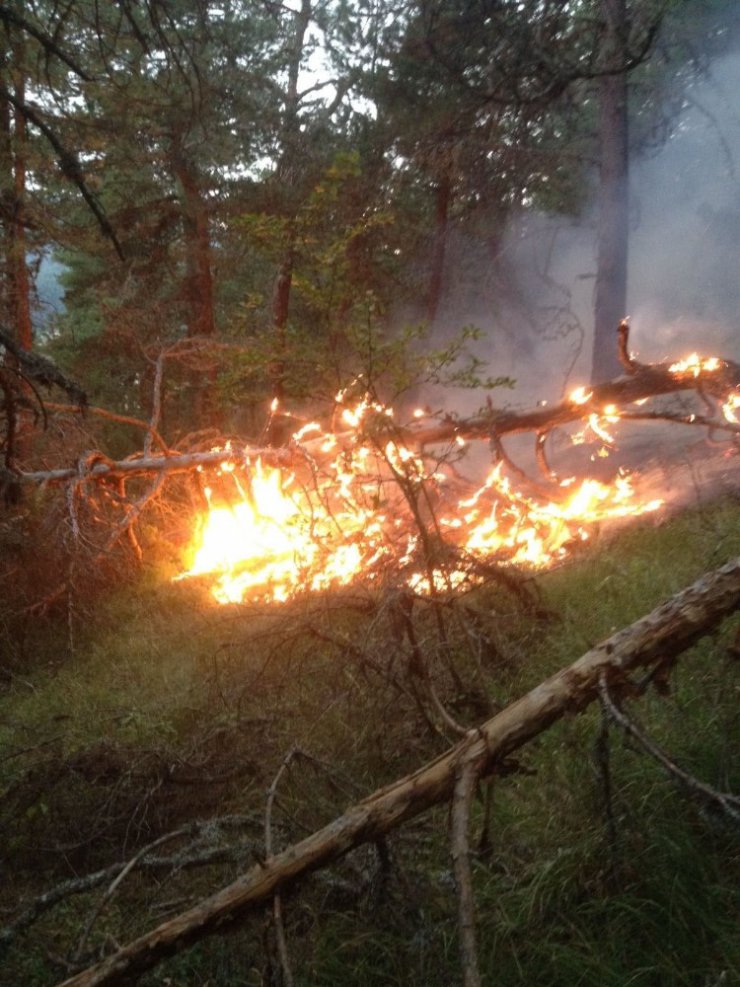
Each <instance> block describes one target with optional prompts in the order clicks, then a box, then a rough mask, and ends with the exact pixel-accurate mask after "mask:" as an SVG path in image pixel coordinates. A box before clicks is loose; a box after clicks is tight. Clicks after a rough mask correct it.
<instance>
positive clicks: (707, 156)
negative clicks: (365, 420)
mask: <svg viewBox="0 0 740 987" xmlns="http://www.w3.org/2000/svg"><path fill="white" fill-rule="evenodd" d="M738 91H740V54H738V53H737V52H733V53H732V54H728V55H725V56H723V57H721V58H719V59H717V60H716V61H715V63H714V64H713V65H712V67H711V69H710V71H709V72H708V74H707V75H706V76H705V77H704V78H701V79H699V80H698V81H696V82H695V83H694V84H693V85H692V86H691V87H690V88H689V89H688V90H687V92H686V103H687V107H686V109H685V110H684V111H683V113H682V115H681V117H680V119H679V120H678V121H677V122H676V124H675V126H674V130H673V133H672V134H671V136H670V137H669V139H668V140H667V141H666V142H665V143H664V144H663V145H662V146H661V147H660V148H659V149H658V150H657V151H653V152H652V153H650V154H643V155H642V156H636V157H635V158H634V159H633V160H632V162H631V165H630V196H631V217H630V224H631V225H630V258H629V284H628V312H627V313H626V314H628V315H629V316H630V319H631V326H632V331H631V336H630V347H631V349H632V350H633V351H634V352H636V354H637V356H638V358H639V359H641V360H643V361H645V362H649V361H657V360H664V359H668V358H671V359H674V358H678V357H680V356H683V355H686V353H687V352H692V351H694V350H697V351H699V352H701V353H702V354H704V355H718V356H726V357H729V358H731V359H740V109H738V108H737V102H736V94H737V92H738ZM595 225H596V224H595V205H594V204H592V205H591V207H590V208H586V210H585V211H584V215H583V217H582V218H581V219H579V220H578V221H575V220H571V219H568V218H566V217H557V216H551V215H549V216H545V215H541V214H536V213H532V212H524V213H522V214H521V215H519V216H518V217H517V218H516V220H515V221H514V222H512V223H511V224H510V226H509V228H508V230H507V231H506V234H505V236H504V237H503V238H502V239H501V241H500V246H499V262H498V263H497V264H496V265H495V271H494V269H493V266H492V265H491V259H490V253H488V252H487V246H486V245H485V244H484V243H483V242H482V241H481V239H480V238H479V237H475V238H474V237H472V236H470V235H467V234H465V233H463V232H457V233H456V234H454V236H453V237H452V238H451V243H450V249H449V253H448V258H447V267H448V276H447V291H446V293H445V298H444V302H443V305H442V308H441V310H440V313H439V318H438V320H437V324H436V325H435V336H436V340H437V341H439V342H442V341H444V340H445V339H446V338H449V336H450V335H452V334H454V332H455V330H456V329H457V328H459V327H460V326H462V325H467V324H473V325H476V326H479V327H480V328H481V329H482V330H483V331H484V333H485V340H484V341H483V342H482V343H480V344H479V345H478V347H477V350H476V355H478V356H479V357H481V358H482V359H485V360H486V361H487V363H488V370H489V372H490V373H491V374H492V375H510V376H512V377H514V378H515V379H516V381H517V386H516V389H515V391H514V392H513V394H511V393H510V392H507V391H497V392H495V393H494V395H493V401H494V404H496V405H497V406H500V405H504V404H507V403H510V404H515V405H517V406H520V407H521V406H531V405H532V404H533V403H535V402H536V401H539V400H547V401H553V400H558V399H559V398H560V397H562V395H563V393H564V392H565V391H566V390H568V389H570V388H571V387H572V386H574V385H576V384H581V383H584V382H586V381H587V380H588V377H589V372H590V363H591V331H592V324H593V295H594V286H595V274H596V255H595V248H596V236H595ZM435 401H436V402H437V403H438V404H439V403H441V404H443V405H447V406H449V407H450V408H451V409H452V408H453V407H454V409H455V410H457V411H459V412H462V413H467V412H468V411H470V410H472V409H473V408H474V407H477V406H479V405H480V403H481V396H480V394H472V395H469V396H466V395H465V394H464V393H454V394H447V395H443V394H439V393H436V394H434V395H433V397H432V403H434V402H435Z"/></svg>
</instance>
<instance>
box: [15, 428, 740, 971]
mask: <svg viewBox="0 0 740 987" xmlns="http://www.w3.org/2000/svg"><path fill="white" fill-rule="evenodd" d="M642 441H643V440H639V441H638V440H637V439H635V441H634V443H631V442H627V443H626V444H624V445H623V446H622V449H623V450H625V451H624V452H622V453H620V456H622V457H623V458H622V459H621V460H620V462H621V463H622V464H626V465H627V466H628V467H631V468H636V467H637V466H639V467H640V469H641V473H642V481H641V483H640V490H643V489H645V483H646V482H647V485H648V487H649V490H650V493H651V496H660V495H662V496H664V497H665V499H666V500H667V503H668V509H667V510H664V511H662V512H660V513H659V514H656V515H648V516H646V517H644V518H641V519H637V520H634V521H630V522H625V523H620V524H619V525H618V526H616V527H614V528H609V529H606V528H604V529H603V530H602V532H601V533H600V534H599V535H598V537H597V538H595V539H594V541H593V542H592V543H590V544H588V545H586V546H585V547H584V548H583V549H582V550H581V551H580V552H579V554H578V556H577V557H575V558H574V559H573V560H572V561H570V562H568V563H567V564H563V565H561V566H559V567H557V568H556V569H555V570H553V571H551V572H545V573H538V574H535V575H530V576H527V577H526V579H525V581H524V584H523V585H524V586H525V587H526V593H527V594H528V596H527V599H525V598H524V597H521V598H520V597H519V596H518V595H517V594H516V593H512V592H511V590H510V588H508V587H507V586H506V585H505V584H502V583H497V582H495V581H493V582H491V583H488V584H486V585H483V586H481V587H479V588H478V589H476V590H474V591H472V592H471V593H468V594H466V595H465V597H463V598H462V599H461V600H458V601H456V602H455V603H454V605H450V607H449V608H448V610H447V611H445V616H444V620H445V629H444V633H443V639H440V636H439V635H440V629H439V623H438V621H437V616H438V615H435V614H434V613H433V611H432V609H430V608H429V607H425V606H422V605H420V604H417V605H416V608H415V610H414V612H413V614H412V615H411V617H412V619H413V622H414V629H415V640H416V641H417V642H418V644H419V648H420V650H421V652H422V654H423V659H424V661H425V662H426V663H427V671H428V674H429V675H430V677H431V679H432V681H433V682H434V684H435V686H436V688H437V692H438V695H439V697H440V699H441V700H442V702H443V703H444V704H445V706H446V708H447V709H448V710H449V711H450V713H451V714H452V715H453V716H454V718H455V719H457V720H458V721H459V722H461V723H462V724H463V725H465V726H475V725H476V724H477V723H480V722H481V721H482V720H483V719H485V718H486V717H487V716H489V715H491V713H492V712H495V711H496V710H498V709H501V708H502V707H504V706H505V705H506V704H507V703H509V702H511V701H513V700H514V699H516V698H517V697H518V696H520V695H521V694H522V693H523V692H524V691H526V690H527V689H528V688H531V687H532V686H534V685H535V684H537V682H539V681H541V680H542V679H543V678H544V677H546V676H547V675H549V674H551V673H552V672H554V671H556V670H557V669H558V668H560V667H563V666H564V665H566V664H569V663H570V662H571V661H573V660H574V659H575V658H577V657H578V655H579V654H581V653H583V652H584V651H586V650H587V649H588V648H589V647H590V646H591V645H593V644H594V643H595V642H597V641H599V640H601V639H603V638H604V637H605V636H606V635H608V634H610V633H612V632H613V631H614V630H615V629H618V628H619V627H622V626H625V625H626V624H628V623H629V622H630V621H632V620H634V619H636V618H637V617H639V616H641V615H642V614H643V613H645V612H647V611H648V610H649V609H650V608H651V607H653V606H655V605H656V604H657V603H658V602H660V601H661V600H663V599H665V598H666V597H667V596H670V595H671V594H672V593H674V592H676V591H677V590H679V589H681V588H682V587H683V586H685V585H687V584H688V583H689V582H691V581H692V580H693V579H695V578H697V577H698V576H699V575H701V573H702V572H704V571H706V570H708V569H710V568H715V567H717V566H719V565H721V564H723V563H724V562H726V561H728V560H729V559H731V558H733V557H735V556H737V555H740V496H738V491H739V490H740V482H739V481H740V461H739V460H740V457H737V456H736V455H735V456H728V455H727V449H726V447H725V448H719V447H715V446H713V445H709V444H707V443H706V442H704V443H688V444H686V443H684V444H683V445H682V446H681V448H680V449H679V448H678V446H677V445H676V446H673V445H670V444H669V443H667V442H660V443H656V441H655V435H653V436H652V437H646V439H645V441H644V443H643V444H642V445H641V442H642ZM614 463H615V460H612V462H611V464H610V465H609V469H612V470H613V469H614ZM605 468H606V467H605ZM661 491H662V494H661ZM401 616H402V614H401ZM398 620H399V611H398V609H397V608H396V607H395V604H394V602H393V596H392V594H387V595H383V594H381V593H379V592H377V591H373V592H372V593H360V592H355V591H346V592H341V593H337V594H322V595H321V596H320V598H318V597H317V598H314V599H308V600H306V599H304V600H300V601H296V602H294V603H292V604H287V605H282V606H279V607H275V606H273V607H257V606H242V607H230V606H227V607H219V606H216V605H214V603H213V601H212V600H211V599H210V597H209V596H208V594H207V592H206V590H205V588H204V587H203V586H201V585H199V584H197V583H195V582H193V583H188V584H184V583H171V582H170V581H169V580H168V579H167V578H166V577H165V571H164V570H163V569H162V568H161V567H160V568H157V567H153V568H152V569H151V570H150V571H148V572H145V573H144V574H143V575H141V576H140V577H139V578H137V579H136V580H135V581H133V582H127V583H122V585H121V586H120V587H119V588H118V589H117V590H116V591H115V592H112V593H108V594H106V595H105V596H104V597H101V598H99V599H98V600H96V601H95V603H94V605H91V606H87V607H85V606H83V605H82V604H81V605H80V609H79V612H76V613H72V614H70V613H68V614H65V615H62V616H60V617H56V618H54V617H49V618H47V621H46V623H45V624H44V626H41V627H36V628H35V629H34V634H33V636H32V638H30V644H29V652H28V654H27V664H26V667H25V668H24V669H23V670H22V671H15V672H14V674H13V675H12V677H11V678H10V679H9V681H8V682H7V684H6V687H5V688H4V690H3V692H2V694H0V752H2V753H0V792H1V793H2V799H0V925H4V926H5V932H4V933H3V931H2V930H0V949H2V950H3V952H4V956H2V957H1V958H0V985H2V987H20V985H23V987H52V985H55V984H57V983H58V982H60V981H62V980H63V979H64V978H65V977H66V976H68V975H69V974H70V972H71V971H74V970H76V969H79V968H81V967H84V966H85V965H86V964H88V963H91V962H94V961H95V960H96V959H97V958H99V957H100V956H101V955H104V954H106V953H108V952H110V950H111V949H113V948H115V944H117V943H123V942H126V941H127V940H129V939H130V938H132V937H133V936H135V935H137V934H140V933H141V932H142V931H145V930H147V929H149V928H152V927H153V926H155V925H156V924H158V923H159V922H160V921H162V920H163V919H165V918H167V917H171V916H173V915H175V914H177V913H178V912H179V911H182V910H183V909H184V908H186V907H188V906H189V905H191V904H192V903H193V902H195V901H197V900H198V899H199V898H201V897H203V896H204V895H206V894H209V893H211V892H212V891H214V890H216V889H217V888H219V887H221V886H223V885H225V884H227V883H228V882H230V881H231V880H233V878H234V877H235V876H236V875H237V874H239V873H241V872H243V870H244V869H245V868H246V867H248V866H251V865H252V864H253V863H254V862H255V860H258V859H260V856H261V855H262V854H263V853H264V840H265V826H266V822H267V823H268V824H269V826H270V828H271V833H272V839H273V840H274V843H275V844H276V846H277V847H278V848H282V847H284V846H287V845H289V844H290V843H292V842H294V841H296V840H297V839H299V838H301V837H302V836H304V835H305V834H306V833H308V832H311V831H313V830H315V829H316V828H317V827H318V826H320V825H323V824H324V823H326V822H327V821H329V820H330V819H332V818H334V817H335V816H337V815H339V814H340V813H341V812H342V811H344V810H345V809H346V807H347V806H348V805H349V804H351V803H352V802H354V801H356V800H357V799H358V798H361V797H363V796H365V795H367V794H369V793H370V792H371V791H373V790H374V789H376V788H377V787H379V786H381V785H383V784H387V783H389V782H391V781H393V780H394V779H395V778H397V777H400V776H402V775H403V774H405V773H406V772H408V771H410V770H413V769H414V768H416V767H418V766H419V765H420V764H422V763H424V762H425V761H426V760H428V759H429V758H431V757H434V756H435V755H437V754H438V753H439V752H440V751H441V750H444V749H445V748H446V747H447V746H448V745H449V743H450V742H451V741H452V740H454V738H451V737H450V736H449V735H448V734H446V732H445V730H444V728H443V727H442V728H440V725H439V723H438V722H437V721H435V719H434V717H433V716H432V715H431V713H430V711H429V709H426V708H425V707H424V706H423V704H420V703H419V701H418V697H415V695H414V693H413V690H412V689H411V688H410V685H409V682H410V679H409V665H410V662H411V661H412V658H413V655H412V654H411V652H412V651H413V649H411V648H410V645H409V638H408V637H407V636H404V635H403V634H402V633H400V632H399V629H398ZM738 626H739V625H738V619H737V618H733V619H731V620H729V621H727V622H726V623H725V625H724V627H723V628H722V629H721V631H719V632H718V633H717V634H715V635H712V636H710V637H708V638H706V639H704V640H703V641H702V642H700V643H699V644H698V645H696V646H695V647H694V648H692V649H691V651H690V652H689V653H687V655H686V656H684V657H683V658H682V659H681V661H680V662H679V665H678V668H677V670H676V673H675V675H674V676H673V679H672V682H671V684H670V690H669V694H668V695H664V694H663V691H662V690H661V691H657V690H656V691H654V692H650V693H649V694H648V695H646V696H645V697H644V698H643V699H642V700H640V701H639V703H637V702H636V703H635V704H634V710H635V715H636V716H637V717H639V721H640V723H641V724H642V725H643V728H644V729H646V730H647V731H648V732H649V734H650V736H651V737H652V738H653V739H654V740H656V742H658V743H659V744H660V745H661V746H662V747H663V748H664V749H665V750H666V751H668V752H669V753H670V755H671V756H672V757H673V758H675V760H676V761H677V763H679V764H680V765H681V766H682V767H683V768H684V769H685V770H687V771H688V772H690V773H691V774H693V775H696V777H698V778H700V779H701V780H703V781H704V782H706V783H707V784H709V785H712V786H714V787H716V788H717V789H719V790H723V791H734V792H738V791H740V757H738V752H740V714H739V713H738V710H739V709H740V703H738V698H740V679H739V678H738V670H740V662H738V651H737V633H738ZM473 640H474V641H475V649H474V651H475V653H473V652H471V641H473ZM417 651H418V649H417ZM417 657H418V653H417ZM270 791H273V793H274V795H275V802H274V805H273V808H272V810H271V817H270V819H269V820H267V819H266V812H267V810H266V805H267V802H268V801H269V799H267V795H268V793H269V792H270ZM489 809H490V811H491V818H490V820H488V819H487V812H488V811H489ZM448 829H449V819H448V813H447V810H446V809H444V808H442V809H439V810H434V811H432V812H430V813H428V814H426V815H425V816H424V817H423V818H421V819H420V820H417V821H415V822H414V823H412V824H409V825H408V826H406V827H404V828H403V829H401V830H399V832H398V833H397V834H395V835H394V836H393V837H392V838H391V839H390V840H389V841H388V846H387V848H386V850H387V852H386V850H378V849H377V848H371V849H363V850H359V851H356V852H354V853H352V854H350V855H349V856H348V857H347V858H346V859H345V860H344V861H343V862H342V863H341V864H339V865H336V866H335V867H333V868H332V869H331V870H330V871H327V872H321V873H319V874H317V875H315V876H314V877H312V878H311V879H310V880H308V881H307V882H305V885H303V886H301V887H300V888H297V889H295V891H293V892H292V893H291V894H290V896H289V897H288V899H287V901H286V902H284V909H285V926H286V936H287V942H288V950H289V961H290V965H291V967H292V974H291V975H289V974H288V972H287V970H286V967H285V964H284V962H283V961H281V958H280V953H279V949H278V943H277V940H276V938H275V926H274V924H273V921H272V919H271V916H270V914H268V912H267V911H266V912H265V913H264V915H261V916H259V917H257V918H256V919H254V920H251V921H249V922H245V923H244V925H243V927H241V928H240V929H239V930H238V931H237V932H236V933H234V934H232V935H231V936H229V937H228V938H221V937H214V938H212V939H209V940H208V941H204V942H202V943H199V944H197V945H196V946H195V947H193V948H192V949H189V950H187V951H185V952H184V953H182V954H181V955H178V956H176V957H174V958H172V959H171V960H168V961H167V962H166V963H164V964H162V965H161V966H160V967H158V968H157V969H155V970H153V971H152V972H150V973H148V974H146V975H145V977H144V978H143V980H142V983H144V984H146V985H149V987H154V985H157V987H165V985H168V987H215V985H218V987H246V985H255V987H257V985H274V987H278V985H286V984H288V983H289V982H291V980H292V982H293V983H294V984H295V985H296V987H299V985H300V987H340V985H341V987H346V985H347V984H352V985H358V987H392V985H398V987H401V985H403V987H452V985H454V984H456V983H460V982H461V979H460V966H459V958H458V945H457V924H456V923H457V920H456V896H455V891H454V879H453V875H452V869H451V863H450V856H449V844H448ZM473 830H474V839H473V845H474V849H475V855H474V865H473V879H474V890H475V895H476V901H477V916H478V923H479V949H480V961H481V968H482V971H483V982H484V983H486V984H488V983H490V984H493V983H495V984H496V985H497V987H499V985H504V987H509V985H511V987H513V985H515V984H517V985H518V984H528V985H529V984H543V985H548V987H550V985H552V987H559V985H563V987H565V985H566V984H567V985H568V987H573V985H577V984H582V985H594V987H596V985H599V987H601V985H605V987H626V985H627V984H629V985H631V987H674V985H675V987H715V985H716V987H719V985H720V984H722V985H723V987H729V985H731V984H733V983H740V931H739V930H740V898H739V897H738V891H737V889H738V887H740V840H739V839H738V833H739V830H738V827H737V823H736V822H735V823H733V822H732V821H731V820H728V819H726V818H724V817H722V816H721V814H717V813H716V812H715V811H713V810H709V809H708V808H707V806H705V805H703V804H702V803H701V802H698V801H697V800H696V799H695V798H693V797H692V796H691V795H690V794H687V792H685V791H683V790H682V789H681V788H679V787H677V786H676V784H675V782H674V781H673V780H672V779H671V778H670V777H669V776H666V774H665V773H664V771H663V770H662V769H661V767H660V766H659V765H658V764H657V763H656V762H655V761H654V760H652V759H651V758H650V757H647V756H645V755H644V754H643V753H641V752H640V750H639V749H638V748H637V747H636V745H635V744H634V743H633V742H632V741H630V740H629V739H626V738H624V737H623V736H622V735H621V734H620V733H619V732H618V731H617V730H615V729H613V728H612V729H611V730H608V731H607V729H606V726H605V723H604V720H603V719H602V717H601V715H600V714H599V711H598V709H594V708H591V709H590V710H589V711H587V712H586V713H584V714H583V715H582V716H580V717H577V718H572V719H569V720H567V721H566V722H562V723H560V724H559V725H558V726H557V727H555V728H553V729H551V730H550V731H548V732H547V734H545V735H543V736H542V737H541V738H540V739H539V740H538V741H537V742H536V743H534V744H532V745H531V746H530V748H528V749H527V751H526V752H525V755H524V756H523V758H522V761H521V764H519V765H518V766H517V769H516V770H515V771H514V773H513V775H512V776H511V777H510V778H507V779H505V780H502V781H501V783H500V784H497V786H496V791H495V795H494V798H493V803H492V806H490V807H488V808H487V798H485V797H483V796H482V797H481V800H480V801H476V803H475V805H474V809H473ZM176 832H177V833H179V835H174V836H173V835H171V834H173V833H176ZM158 841H162V843H161V844H159V843H158V845H157V846H156V847H155V846H153V844H154V843H157V842H158ZM147 847H149V850H148V851H147V850H146V848H147ZM132 861H134V862H135V865H134V864H132V866H131V867H130V869H128V870H125V871H123V870H122V868H123V866H124V865H126V864H127V863H131V862H132ZM116 866H118V870H117V871H116V870H115V867H116ZM110 868H114V869H113V870H111V869H110ZM106 869H107V870H106ZM104 870H105V876H104V877H103V878H102V879H99V880H97V881H96V882H94V883H91V884H90V886H89V887H87V888H85V887H82V886H81V884H80V879H81V878H82V877H83V876H84V875H90V874H95V873H96V872H100V873H102V872H103V871H104ZM117 874H118V875H121V874H123V876H122V877H121V880H120V881H117V878H116V875H117ZM76 882H77V883H76ZM78 885H79V886H78ZM50 889H55V891H56V892H57V893H58V895H59V897H58V901H56V903H55V904H54V906H53V907H48V908H46V907H41V906H40V905H39V904H38V903H39V901H40V900H41V899H39V898H38V896H39V895H41V894H42V893H44V892H48V891H49V890H50ZM34 902H36V906H37V913H36V914H33V915H31V916H30V918H29V919H28V921H25V920H24V919H23V916H24V910H25V909H27V908H28V906H29V905H30V904H32V903H34ZM25 914H26V917H28V916H29V914H30V913H28V912H26V913H25ZM19 920H20V921H19ZM14 923H15V924H14Z"/></svg>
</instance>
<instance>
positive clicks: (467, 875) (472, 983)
mask: <svg viewBox="0 0 740 987" xmlns="http://www.w3.org/2000/svg"><path fill="white" fill-rule="evenodd" d="M477 784H478V765H477V764H476V763H475V762H474V761H464V762H462V763H461V764H460V767H459V768H458V770H457V775H456V778H455V790H454V794H453V796H452V827H451V837H450V840H451V851H452V866H453V870H454V874H455V884H456V886H457V922H458V929H459V934H460V962H461V965H462V972H463V984H464V987H481V984H482V981H481V976H480V968H479V965H478V947H477V944H476V932H475V896H474V893H473V878H472V874H471V870H470V843H469V839H468V830H469V826H470V805H471V802H472V800H473V796H474V794H475V789H476V786H477Z"/></svg>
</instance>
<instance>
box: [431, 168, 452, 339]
mask: <svg viewBox="0 0 740 987" xmlns="http://www.w3.org/2000/svg"><path fill="white" fill-rule="evenodd" d="M451 199H452V181H451V178H450V171H449V169H447V170H445V172H444V173H443V174H442V176H441V177H440V180H439V182H438V183H437V185H436V187H435V203H436V210H435V223H434V245H433V249H432V263H431V270H430V272H429V295H428V297H427V321H428V322H429V324H430V325H433V324H434V321H435V319H436V318H437V313H438V312H439V303H440V301H441V300H442V285H443V278H444V268H445V256H446V254H447V234H448V230H449V218H450V202H451Z"/></svg>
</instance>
